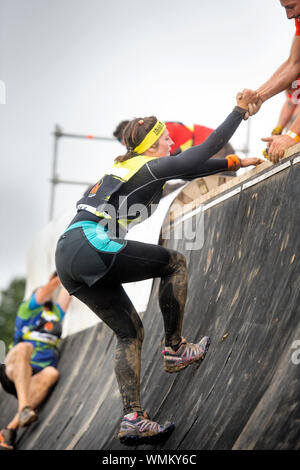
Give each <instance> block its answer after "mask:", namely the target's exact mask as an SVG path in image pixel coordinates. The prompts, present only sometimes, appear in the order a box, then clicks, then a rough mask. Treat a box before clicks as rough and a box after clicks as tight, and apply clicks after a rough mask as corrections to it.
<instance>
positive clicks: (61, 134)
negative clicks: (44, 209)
mask: <svg viewBox="0 0 300 470" xmlns="http://www.w3.org/2000/svg"><path fill="white" fill-rule="evenodd" d="M53 135H54V146H53V159H52V176H51V179H50V182H51V193H50V210H49V220H51V219H52V218H53V215H54V202H55V189H56V186H57V185H58V184H79V185H84V186H88V185H89V184H91V182H90V181H89V182H87V181H72V180H66V179H60V178H59V176H58V174H57V162H58V142H59V139H61V138H62V137H68V138H72V139H89V140H100V141H102V142H103V141H105V142H118V140H117V139H115V138H114V137H102V136H95V135H84V134H70V133H66V132H63V130H62V128H61V127H60V126H59V125H58V124H56V125H55V129H54V132H53Z"/></svg>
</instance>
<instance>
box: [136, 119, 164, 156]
mask: <svg viewBox="0 0 300 470" xmlns="http://www.w3.org/2000/svg"><path fill="white" fill-rule="evenodd" d="M165 128H166V125H165V124H164V123H163V122H162V121H159V120H157V121H156V124H155V126H154V127H152V129H151V131H150V132H148V134H147V135H146V137H145V138H144V140H143V141H142V142H141V143H140V144H139V145H138V146H137V147H135V149H134V152H135V153H138V154H139V155H142V154H143V153H144V152H146V150H148V149H149V148H150V147H152V145H153V144H154V143H155V142H156V141H157V140H158V139H159V138H160V136H161V135H162V133H163V131H164V130H165Z"/></svg>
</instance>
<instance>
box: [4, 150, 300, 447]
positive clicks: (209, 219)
mask: <svg viewBox="0 0 300 470" xmlns="http://www.w3.org/2000/svg"><path fill="white" fill-rule="evenodd" d="M296 149H297V150H298V151H299V153H296V154H295V155H293V156H290V157H288V158H287V160H285V161H284V162H282V163H281V164H279V165H277V166H275V167H273V166H271V165H270V164H268V163H265V164H263V165H261V166H260V167H259V168H257V169H255V170H253V171H251V172H249V173H247V174H245V175H242V176H241V177H239V178H236V179H235V180H234V181H232V182H231V183H228V184H226V185H224V186H221V187H220V188H219V189H218V190H217V191H215V193H213V194H209V195H205V196H204V197H203V198H201V199H199V200H198V201H197V204H198V208H199V207H200V205H201V204H202V205H203V207H204V243H203V246H202V248H201V249H198V250H191V249H189V250H187V249H186V246H187V244H186V240H185V239H182V240H173V239H172V233H173V229H172V227H171V231H170V237H171V238H170V239H169V240H167V241H165V243H166V246H168V247H170V248H175V249H178V250H179V251H181V252H183V253H185V255H186V257H187V261H188V269H189V277H190V282H189V290H188V301H187V305H186V313H185V320H184V331H183V333H184V336H185V337H186V338H188V339H189V340H193V341H195V340H197V339H200V338H201V337H202V336H203V335H204V334H209V335H210V336H211V338H212V345H211V347H210V349H209V352H208V355H207V357H206V359H205V361H204V362H203V364H202V365H201V366H200V368H199V369H197V370H194V369H193V368H188V369H187V370H185V371H182V372H181V373H180V374H171V375H168V374H166V373H165V372H164V370H163V362H162V357H161V349H162V346H163V321H162V317H161V314H160V311H159V306H158V301H157V290H158V285H159V284H158V281H157V280H156V281H155V282H154V285H153V289H152V293H151V298H150V302H149V305H148V308H147V311H146V312H145V314H144V315H143V323H144V327H145V340H144V347H143V363H142V387H141V396H142V403H143V406H144V408H145V410H147V412H148V413H149V415H150V416H151V418H152V419H155V420H158V421H161V422H163V421H165V420H171V421H174V422H175V423H176V429H175V431H174V433H173V434H172V436H171V437H170V438H169V439H168V441H167V442H166V443H165V444H164V445H163V447H162V448H163V449H167V450H173V449H185V450H188V449H299V448H300V431H299V412H300V383H299V371H300V364H297V362H298V361H297V360H295V359H297V357H299V358H300V352H299V355H298V356H297V354H296V353H297V351H296V350H295V349H293V346H294V345H295V344H296V343H295V342H296V341H300V311H299V305H300V282H299V281H300V279H299V277H300V275H299V273H300V270H299V231H300V218H299V172H300V170H299V169H300V165H299V164H298V162H299V154H300V149H298V146H297V147H296ZM194 209H195V207H194V206H193V207H185V208H184V211H185V215H184V218H183V217H182V214H180V215H178V214H177V213H176V212H175V220H174V226H175V224H177V227H178V226H180V224H183V223H184V225H185V227H187V228H188V229H190V230H189V233H191V232H193V230H195V227H196V229H197V230H200V229H201V227H200V225H201V222H202V221H203V212H202V211H199V210H196V211H195V216H194V217H192V215H193V210H194ZM199 224H200V225H199ZM298 347H299V346H298ZM114 348H115V338H114V336H113V334H112V333H111V332H110V330H109V329H108V328H107V327H106V326H105V325H103V324H97V325H95V326H93V327H91V328H89V329H86V330H84V331H82V332H79V333H77V334H74V335H71V336H69V337H67V338H65V339H64V341H63V345H62V354H61V359H60V363H59V370H60V372H61V378H60V381H59V383H58V384H57V386H56V387H55V389H54V390H53V393H52V395H51V396H50V397H49V399H48V400H47V402H46V403H45V404H44V405H43V407H42V408H41V411H40V422H39V423H37V424H34V425H32V426H31V428H29V429H28V430H26V431H21V432H20V433H19V439H18V446H19V448H21V449H112V450H113V449H121V448H122V449H124V446H121V445H120V444H119V442H118V441H117V440H116V438H115V434H116V432H117V430H118V425H119V421H120V418H121V415H122V409H121V400H120V397H119V392H118V389H117V383H116V379H115V377H114V373H113V354H114ZM0 400H1V404H0V426H3V425H5V424H6V423H7V422H8V420H9V419H10V418H11V417H12V415H13V413H14V411H15V408H16V401H15V400H14V399H13V398H12V397H8V395H6V394H4V392H3V391H1V392H0ZM147 449H149V446H148V447H147Z"/></svg>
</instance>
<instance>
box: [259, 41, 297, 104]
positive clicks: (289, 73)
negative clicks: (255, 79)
mask: <svg viewBox="0 0 300 470" xmlns="http://www.w3.org/2000/svg"><path fill="white" fill-rule="evenodd" d="M299 75H300V36H295V37H294V40H293V44H292V48H291V52H290V55H289V57H288V59H287V60H286V61H285V62H284V63H283V64H281V66H280V67H279V68H278V69H277V70H276V72H275V73H274V74H273V75H272V76H271V78H269V80H267V81H266V82H265V83H264V84H263V85H261V86H260V87H259V89H258V90H257V92H258V94H259V96H260V98H261V100H262V102H264V101H266V100H268V99H269V98H271V97H272V96H274V95H277V93H280V92H281V91H283V90H286V89H287V88H288V87H289V86H290V85H291V83H292V82H293V81H294V80H297V78H298V76H299Z"/></svg>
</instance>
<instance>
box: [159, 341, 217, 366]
mask: <svg viewBox="0 0 300 470" xmlns="http://www.w3.org/2000/svg"><path fill="white" fill-rule="evenodd" d="M209 345H210V338H209V337H208V336H204V337H203V338H202V339H201V341H200V343H197V344H193V343H187V342H186V340H185V339H184V338H181V342H180V345H179V348H178V349H177V351H176V352H174V351H173V349H172V348H170V347H166V348H165V349H164V350H163V351H162V354H163V356H164V364H165V371H166V372H170V373H172V372H179V371H180V370H182V369H184V368H185V367H187V366H189V365H190V364H192V363H194V362H198V365H199V364H200V362H201V361H203V359H204V357H205V355H206V353H207V350H208V348H209Z"/></svg>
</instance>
